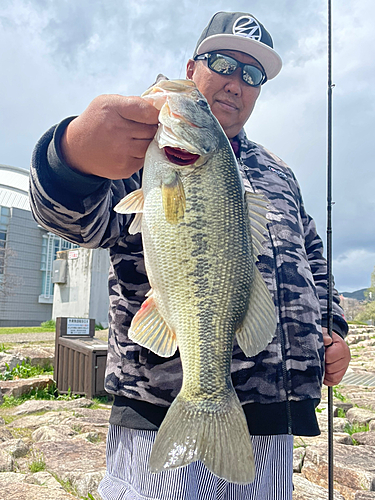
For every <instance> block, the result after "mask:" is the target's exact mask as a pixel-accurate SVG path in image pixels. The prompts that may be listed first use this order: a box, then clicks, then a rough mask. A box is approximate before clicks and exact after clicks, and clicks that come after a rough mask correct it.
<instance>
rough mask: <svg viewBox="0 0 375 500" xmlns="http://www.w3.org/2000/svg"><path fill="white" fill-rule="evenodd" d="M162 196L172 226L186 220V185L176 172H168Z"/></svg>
mask: <svg viewBox="0 0 375 500" xmlns="http://www.w3.org/2000/svg"><path fill="white" fill-rule="evenodd" d="M161 194H162V199H163V208H164V214H165V218H166V220H167V221H168V222H170V223H171V224H177V223H178V222H180V221H181V220H182V219H183V218H184V215H185V208H186V197H185V190H184V185H183V184H182V181H181V179H180V176H179V174H178V173H177V172H176V171H174V170H172V171H170V172H168V175H166V176H165V177H164V178H163V180H162V185H161Z"/></svg>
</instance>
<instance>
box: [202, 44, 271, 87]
mask: <svg viewBox="0 0 375 500" xmlns="http://www.w3.org/2000/svg"><path fill="white" fill-rule="evenodd" d="M204 59H207V64H208V67H209V68H210V69H211V70H212V71H214V72H215V73H218V74H219V75H231V74H232V73H234V72H235V71H236V69H237V68H241V70H242V73H241V76H242V80H243V81H244V82H245V83H247V84H248V85H250V87H259V85H263V83H266V81H267V77H266V75H265V74H264V72H263V71H262V70H261V69H260V68H258V67H257V66H253V65H252V64H245V63H242V62H240V61H237V59H234V57H231V56H227V55H225V54H220V53H218V52H208V53H207V54H202V55H200V56H195V58H194V60H204Z"/></svg>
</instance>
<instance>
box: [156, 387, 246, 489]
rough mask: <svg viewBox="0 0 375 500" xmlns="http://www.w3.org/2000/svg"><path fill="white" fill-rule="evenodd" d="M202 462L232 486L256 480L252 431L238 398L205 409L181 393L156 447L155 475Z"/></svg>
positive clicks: (158, 436)
mask: <svg viewBox="0 0 375 500" xmlns="http://www.w3.org/2000/svg"><path fill="white" fill-rule="evenodd" d="M196 460H201V461H202V462H203V463H204V465H205V466H206V467H207V468H208V469H209V470H210V471H211V472H212V473H213V474H215V475H216V476H218V477H221V478H223V479H226V480H227V481H230V482H232V483H238V484H248V483H251V482H252V481H253V480H254V477H255V465H254V456H253V449H252V444H251V439H250V435H249V429H248V427H247V423H246V418H245V415H244V412H243V410H242V407H241V404H240V402H239V401H238V398H237V396H236V395H235V394H234V395H231V396H230V397H228V398H227V399H226V400H224V401H223V404H222V407H221V408H219V409H217V408H215V409H214V410H212V411H210V410H207V407H206V408H205V409H204V410H201V409H200V408H199V406H197V405H195V404H194V402H193V401H192V400H189V396H188V395H184V397H182V396H181V393H180V394H178V396H177V397H176V399H175V400H174V401H173V403H172V405H171V407H170V408H169V410H168V412H167V414H166V416H165V418H164V420H163V422H162V424H161V426H160V429H159V431H158V434H157V436H156V440H155V443H154V445H153V447H152V452H151V456H150V461H149V466H150V470H151V471H152V472H162V471H166V470H168V469H176V468H177V467H183V466H185V465H188V464H190V463H191V462H195V461H196Z"/></svg>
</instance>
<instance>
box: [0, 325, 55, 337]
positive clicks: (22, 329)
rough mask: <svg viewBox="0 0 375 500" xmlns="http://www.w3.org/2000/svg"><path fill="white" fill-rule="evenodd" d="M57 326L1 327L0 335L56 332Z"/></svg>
mask: <svg viewBox="0 0 375 500" xmlns="http://www.w3.org/2000/svg"><path fill="white" fill-rule="evenodd" d="M54 331H55V328H52V327H44V326H16V327H12V328H7V327H4V328H0V335H13V334H16V333H46V332H54Z"/></svg>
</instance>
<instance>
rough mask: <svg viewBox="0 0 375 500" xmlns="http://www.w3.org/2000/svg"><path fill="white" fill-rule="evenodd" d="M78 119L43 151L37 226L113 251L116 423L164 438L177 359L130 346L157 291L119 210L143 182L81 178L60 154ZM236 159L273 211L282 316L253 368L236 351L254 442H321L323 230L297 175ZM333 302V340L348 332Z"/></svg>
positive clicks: (35, 182) (37, 162) (274, 269)
mask: <svg viewBox="0 0 375 500" xmlns="http://www.w3.org/2000/svg"><path fill="white" fill-rule="evenodd" d="M71 119H72V118H69V119H66V120H64V121H63V122H61V123H60V125H59V126H58V127H53V128H52V129H50V130H49V131H48V132H46V134H45V135H44V136H43V137H42V138H41V139H40V141H39V142H38V144H37V146H36V148H35V151H34V155H33V161H32V166H31V176H30V200H31V207H32V210H33V214H34V217H35V219H36V220H37V222H38V223H39V224H40V225H42V226H43V227H45V228H47V229H48V230H50V231H52V232H54V233H56V234H58V235H60V236H62V237H64V238H66V239H67V240H69V241H72V242H74V243H77V244H79V245H81V246H82V247H86V248H98V247H102V248H108V249H109V252H110V261H111V264H110V271H109V295H110V310H109V345H108V358H107V370H106V380H105V385H106V390H107V391H108V392H109V393H112V394H114V395H115V396H116V397H115V404H114V409H113V412H112V418H111V421H112V423H115V424H119V425H125V426H127V427H131V428H141V429H156V428H158V426H159V425H160V423H161V421H162V419H163V417H164V415H165V413H166V411H167V409H168V406H169V405H170V404H171V402H172V400H173V399H174V398H175V396H176V395H177V393H178V391H179V389H180V386H181V380H182V370H181V364H180V359H179V356H178V353H177V354H176V355H175V356H173V357H172V358H168V359H165V358H159V357H158V356H156V355H155V354H154V353H152V352H150V351H148V350H147V349H145V348H143V347H140V346H139V345H137V344H134V343H133V342H132V341H131V340H129V338H128V337H127V331H128V328H129V325H130V322H131V320H132V317H133V315H134V314H135V312H136V311H137V310H138V309H139V307H140V305H141V303H142V301H143V300H144V298H145V294H146V293H147V292H148V290H149V284H148V281H147V276H146V273H145V268H144V261H143V250H142V242H141V237H140V235H139V234H137V235H129V234H128V230H127V228H128V225H129V222H130V220H131V216H124V215H121V214H117V213H115V212H114V211H113V210H112V209H113V207H114V206H115V205H116V204H117V202H118V201H119V200H120V199H121V198H123V197H124V196H125V194H126V193H129V192H131V191H132V190H134V189H137V188H138V187H139V186H140V175H141V174H140V173H136V174H134V175H133V176H132V177H131V178H130V179H126V180H121V181H110V180H106V179H102V178H99V177H95V176H85V175H81V174H79V173H78V172H75V171H72V170H71V169H70V168H69V167H68V166H67V165H66V164H64V161H63V160H62V156H61V153H60V150H59V144H60V138H61V135H62V133H63V131H64V130H65V128H66V126H67V124H68V123H69V122H70V120H71ZM237 143H238V144H239V146H240V147H239V148H237V149H238V152H237V156H238V157H239V160H238V161H239V165H240V169H241V172H242V176H243V180H244V185H245V188H246V189H247V190H250V191H255V192H259V193H264V194H265V195H266V196H267V198H268V200H269V201H270V204H271V209H270V213H269V215H268V218H269V224H268V228H269V231H268V236H267V241H266V243H265V244H264V253H263V255H261V256H260V258H259V262H258V263H257V265H258V267H259V270H260V271H261V273H262V275H263V278H264V280H265V282H266V283H267V286H268V288H269V290H270V292H271V294H272V296H273V299H274V302H275V306H276V311H277V315H278V326H277V332H276V336H275V338H274V340H273V341H272V342H271V344H269V346H268V347H267V348H266V349H265V350H264V351H262V352H261V353H260V354H258V355H257V356H255V357H253V358H247V357H246V356H245V355H244V354H243V352H242V351H241V349H240V348H239V347H238V346H237V345H236V344H235V345H234V349H233V363H232V378H233V383H234V386H235V389H236V391H237V394H238V396H239V398H240V401H241V402H242V403H243V405H244V406H243V407H244V410H245V414H246V416H247V419H248V423H249V428H250V431H251V432H252V433H253V434H285V433H294V434H300V435H302V434H307V435H309V434H310V435H314V434H317V433H319V430H318V427H317V424H316V419H315V412H314V408H315V406H316V404H317V403H318V401H319V398H320V391H321V384H322V378H323V371H324V346H323V341H322V334H321V322H322V320H323V321H324V315H325V310H326V298H327V290H326V281H327V268H326V261H325V260H324V258H323V255H322V252H323V247H322V242H321V240H320V238H319V236H318V235H317V233H316V228H315V224H314V221H313V220H312V219H311V217H310V216H309V215H308V214H307V213H306V212H305V209H304V205H303V201H302V197H301V193H300V189H299V186H298V183H297V181H296V179H295V177H294V175H293V173H292V171H291V169H290V168H289V167H288V166H287V165H286V164H285V163H283V162H282V161H281V160H280V159H279V158H277V157H276V156H274V155H273V154H271V153H270V152H268V151H267V150H266V149H264V148H263V147H262V146H260V145H258V144H255V143H253V142H251V141H249V140H248V139H247V138H246V136H245V134H244V132H241V133H240V134H239V136H238V137H237ZM338 304H339V299H338V295H337V293H336V292H335V294H334V330H335V331H337V332H338V333H340V334H341V335H342V336H345V334H346V332H347V325H346V322H345V320H344V318H343V313H342V310H341V308H340V307H339V305H338Z"/></svg>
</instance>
